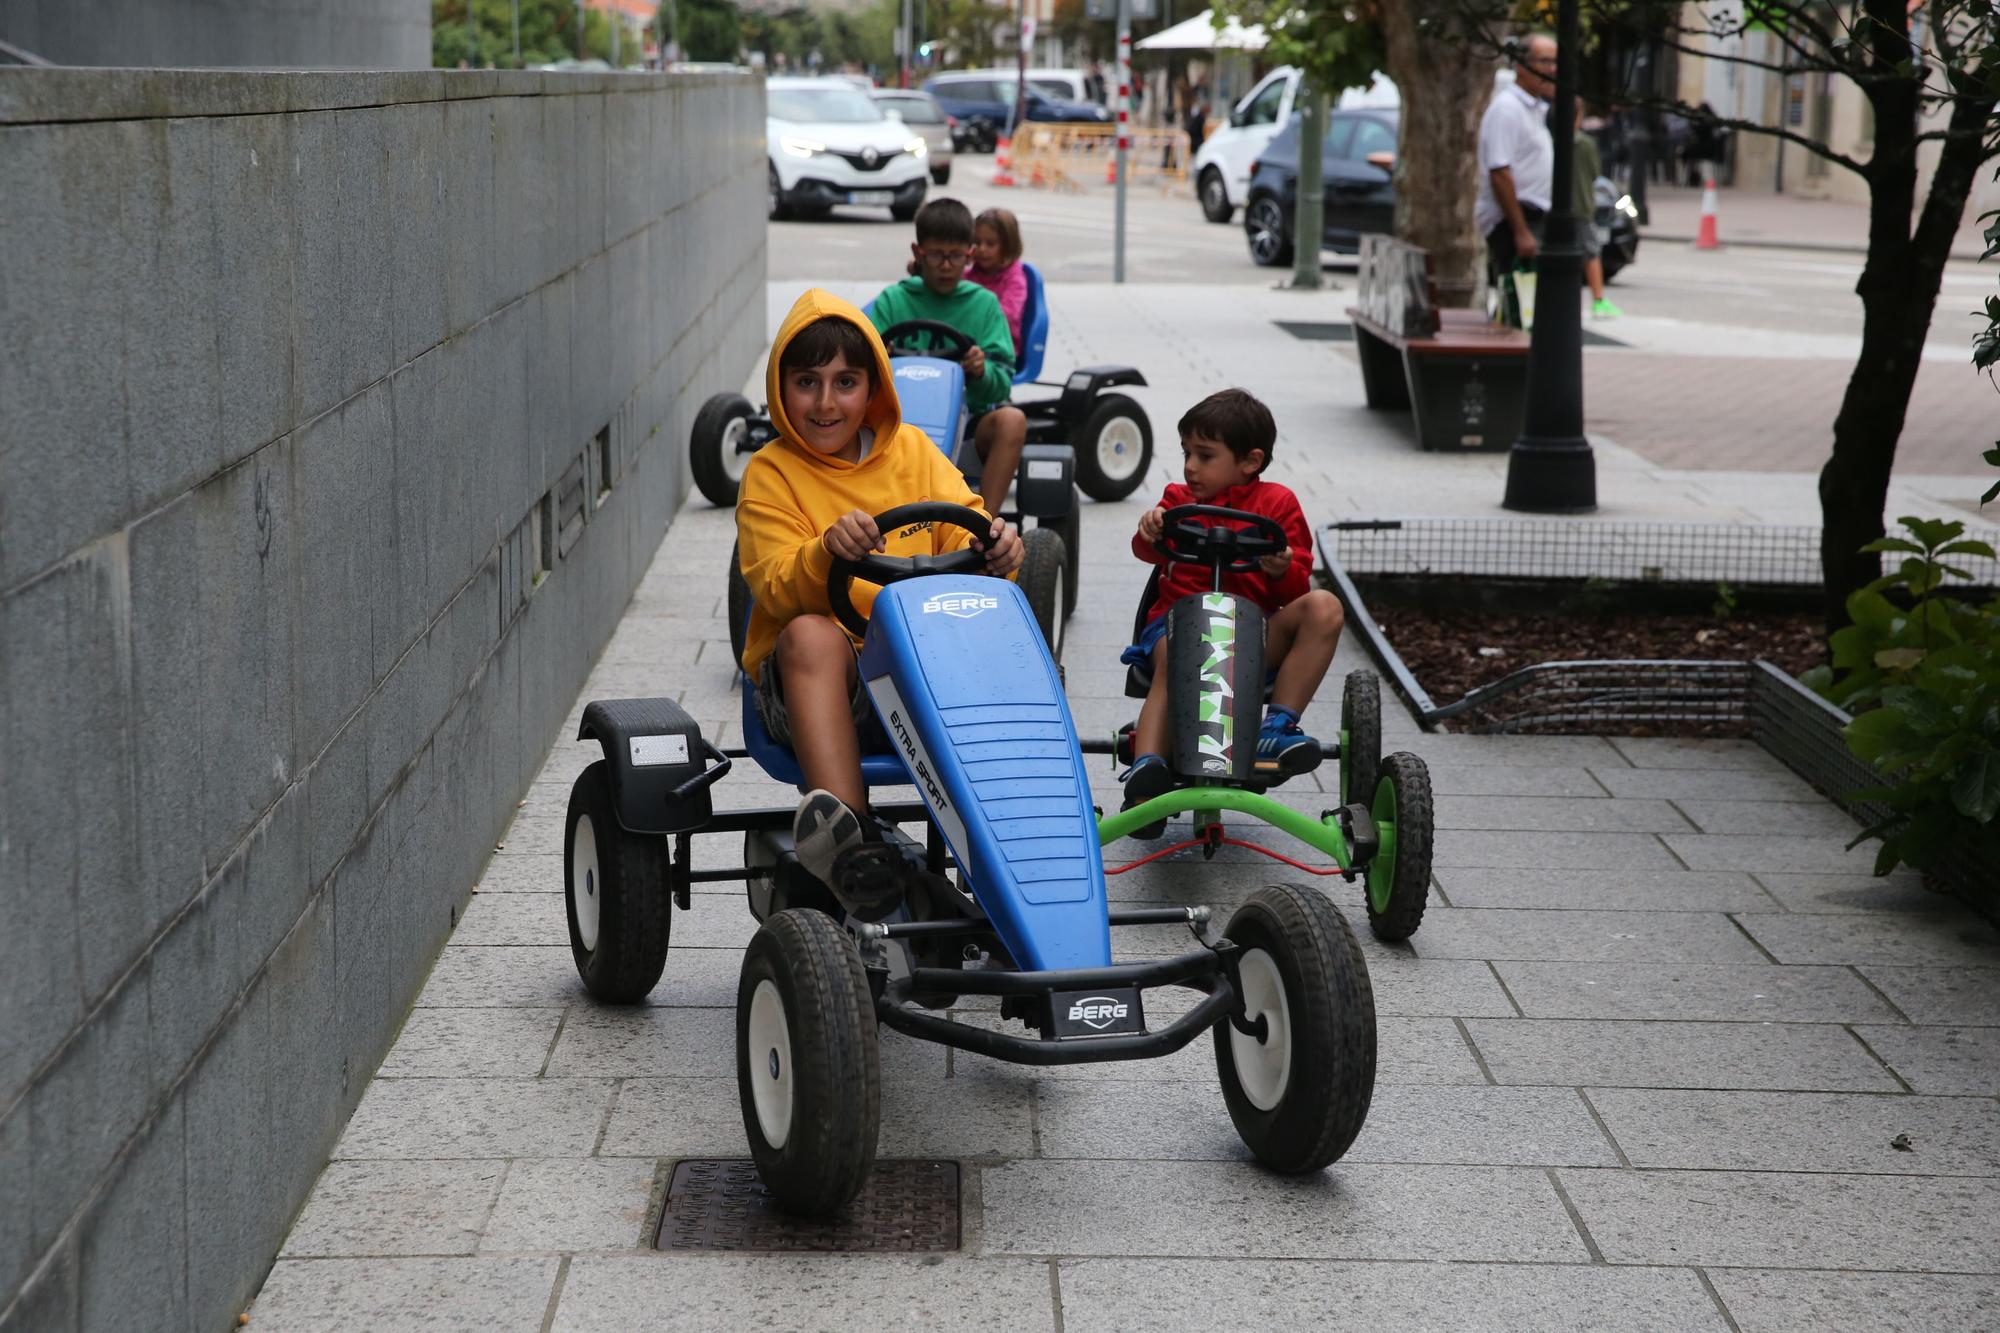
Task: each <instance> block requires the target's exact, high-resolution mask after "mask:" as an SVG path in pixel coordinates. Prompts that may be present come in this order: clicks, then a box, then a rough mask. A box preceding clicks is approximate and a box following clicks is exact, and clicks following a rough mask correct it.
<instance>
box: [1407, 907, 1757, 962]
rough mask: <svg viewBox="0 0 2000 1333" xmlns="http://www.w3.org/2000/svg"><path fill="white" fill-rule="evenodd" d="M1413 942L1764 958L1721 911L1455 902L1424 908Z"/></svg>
mask: <svg viewBox="0 0 2000 1333" xmlns="http://www.w3.org/2000/svg"><path fill="white" fill-rule="evenodd" d="M1411 943H1412V944H1413V945H1414V946H1415V948H1416V950H1417V952H1418V953H1419V954H1420V955H1422V956H1423V957H1425V958H1487V959H1494V960H1500V959H1521V960H1542V959H1550V960H1561V961H1564V962H1577V963H1583V962H1623V961H1630V962H1671V961H1681V960H1686V961H1690V962H1692V961H1694V960H1697V959H1703V960H1716V961H1740V962H1746V963H1749V962H1762V961H1764V955H1763V953H1762V952H1760V951H1759V950H1758V948H1757V946H1756V945H1754V944H1752V943H1751V942H1750V941H1749V940H1747V939H1745V938H1744V937H1743V932H1742V931H1740V930H1738V929H1737V928H1736V927H1735V926H1734V925H1732V924H1730V920H1729V918H1728V917H1727V916H1724V915H1722V914H1721V913H1719V912H1638V911H1634V912H1593V911H1543V910H1538V909H1530V908H1521V909H1515V908H1487V907H1455V908H1452V909H1451V910H1449V911H1432V912H1427V913H1425V915H1424V924H1423V927H1422V929H1420V930H1419V931H1418V932H1417V935H1416V937H1415V938H1414V939H1413V940H1412V941H1411Z"/></svg>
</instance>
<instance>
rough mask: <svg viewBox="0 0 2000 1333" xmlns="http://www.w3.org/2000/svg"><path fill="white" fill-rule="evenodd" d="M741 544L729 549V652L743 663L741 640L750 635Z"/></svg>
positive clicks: (748, 589) (736, 543)
mask: <svg viewBox="0 0 2000 1333" xmlns="http://www.w3.org/2000/svg"><path fill="white" fill-rule="evenodd" d="M742 554H743V552H742V543H741V542H735V543H732V544H731V545H730V547H729V598H728V607H729V610H728V615H729V650H730V652H731V653H733V654H734V655H735V656H734V658H733V660H734V661H736V662H738V663H741V662H742V661H743V640H744V639H745V638H746V637H748V636H749V633H750V623H749V622H750V585H749V584H748V583H747V582H745V581H744V578H743V564H742Z"/></svg>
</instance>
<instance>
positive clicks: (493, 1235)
mask: <svg viewBox="0 0 2000 1333" xmlns="http://www.w3.org/2000/svg"><path fill="white" fill-rule="evenodd" d="M655 1173H656V1168H655V1166H654V1163H652V1162H651V1161H647V1160H643V1159H614V1160H605V1159H603V1158H594V1157H583V1158H571V1157H562V1158H545V1159H542V1160H540V1161H531V1162H516V1163H514V1165H513V1167H512V1168H511V1169H510V1170H509V1171H508V1172H507V1181H506V1184H505V1185H503V1186H502V1187H501V1190H500V1197H499V1199H498V1200H497V1201H496V1202H495V1203H494V1205H493V1216H492V1219H491V1220H490V1221H489V1222H488V1223H487V1224H486V1234H485V1237H484V1238H483V1239H482V1240H481V1241H480V1244H479V1248H480V1250H481V1252H482V1253H496V1252H506V1251H524V1250H532V1251H540V1252H544V1253H547V1252H557V1253H560V1252H563V1251H576V1250H619V1249H625V1250H633V1249H645V1248H647V1247H649V1246H650V1245H651V1244H652V1237H651V1236H649V1235H647V1234H646V1213H647V1210H648V1208H649V1206H650V1205H651V1202H652V1194H653V1177H654V1175H655Z"/></svg>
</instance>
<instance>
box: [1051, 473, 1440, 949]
mask: <svg viewBox="0 0 2000 1333" xmlns="http://www.w3.org/2000/svg"><path fill="white" fill-rule="evenodd" d="M1288 546H1289V541H1288V540H1287V538H1286V536H1285V530H1284V529H1283V528H1282V527H1280V526H1279V525H1278V523H1277V522H1276V521H1275V520H1273V519H1270V518H1266V517H1265V516H1263V515H1261V514H1252V513H1248V512H1246V511H1244V510H1240V509H1224V508H1221V507H1219V506H1215V505H1179V506H1176V507H1175V508H1173V509H1169V510H1168V511H1167V512H1166V515H1165V518H1164V521H1163V523H1162V525H1161V530H1160V536H1159V539H1158V540H1157V541H1156V542H1155V549H1156V550H1158V551H1159V553H1160V554H1161V555H1162V556H1163V557H1165V559H1166V560H1167V561H1169V562H1170V563H1185V564H1193V565H1200V566H1202V567H1204V568H1206V569H1208V570H1209V571H1210V576H1211V577H1210V583H1209V591H1207V592H1204V593H1191V594H1189V595H1187V596H1185V597H1182V598H1181V599H1180V600H1179V601H1177V602H1175V603H1174V605H1173V606H1172V607H1171V608H1169V609H1168V612H1167V637H1166V642H1167V672H1168V676H1167V716H1168V730H1169V733H1170V736H1171V738H1172V740H1171V746H1170V752H1169V753H1168V754H1167V755H1166V756H1165V758H1166V760H1167V765H1168V767H1169V769H1171V770H1172V772H1173V775H1174V788H1173V790H1170V791H1168V792H1166V793H1165V794H1164V795H1161V796H1157V797H1155V798H1153V799H1152V800H1150V801H1148V802H1146V803H1145V804H1143V805H1139V806H1135V807H1133V808H1132V809H1130V810H1123V811H1120V812H1119V813H1117V814H1115V815H1112V816H1110V817H1109V818H1107V819H1106V820H1105V821H1104V823H1103V825H1102V830H1103V832H1104V834H1105V836H1106V840H1107V841H1108V840H1109V839H1110V838H1112V837H1123V836H1125V835H1127V834H1129V833H1131V832H1132V831H1133V830H1135V829H1140V828H1143V827H1144V826H1145V825H1147V824H1151V823H1154V822H1156V821H1159V820H1162V819H1165V818H1167V817H1169V816H1171V815H1177V814H1183V813H1189V812H1192V814H1193V816H1194V837H1193V838H1192V839H1190V840H1188V841H1187V842H1183V843H1179V844H1176V845H1175V846H1174V847H1170V848H1167V849H1165V851H1162V852H1156V853H1154V855H1155V856H1160V855H1165V854H1166V853H1167V852H1172V851H1178V850H1180V849H1182V848H1185V847H1193V846H1199V847H1200V848H1201V850H1202V855H1203V856H1204V857H1212V856H1213V855H1215V853H1216V851H1217V850H1218V849H1219V848H1221V847H1222V846H1224V845H1234V846H1239V847H1246V848H1249V849H1251V850H1254V851H1257V852H1261V853H1263V854H1265V855H1268V856H1278V859H1280V860H1286V861H1290V858H1288V857H1283V856H1279V855H1278V853H1275V852H1272V851H1270V849H1268V848H1265V847H1263V846H1260V845H1258V844H1255V843H1249V842H1242V841H1239V840H1238V839H1235V838H1231V837H1229V836H1228V833H1227V830H1226V829H1225V827H1224V825H1223V822H1222V816H1223V812H1224V811H1235V812H1237V813H1239V814H1247V815H1251V816H1254V817H1255V818H1258V819H1261V820H1263V821H1264V822H1265V823H1267V824H1270V825H1273V826H1274V827H1276V828H1279V829H1282V830H1283V831H1285V832H1287V833H1289V834H1291V835H1292V836H1293V837H1296V838H1298V839H1299V840H1300V841H1301V842H1304V843H1305V844H1307V845H1308V846H1310V847H1313V848H1316V849H1318V850H1319V851H1321V852H1324V853H1325V854H1326V855H1328V856H1330V857H1332V858H1333V861H1334V865H1335V867H1336V868H1335V869H1334V870H1331V871H1327V870H1320V869H1316V868H1313V867H1302V868H1303V869H1306V870H1307V871H1308V872H1309V873H1312V874H1316V875H1318V874H1339V875H1340V876H1341V877H1342V878H1344V879H1345V880H1347V881H1348V882H1350V883H1351V882H1353V881H1354V880H1356V879H1359V880H1361V881H1362V882H1363V884H1364V888H1365V894H1364V897H1365V901H1366V905H1367V909H1368V925H1369V928H1370V929H1371V930H1372V931H1373V932H1374V933H1375V935H1376V936H1377V937H1378V938H1380V939H1384V940H1390V941H1395V940H1404V939H1408V938H1409V937H1410V936H1411V935H1413V934H1415V933H1416V930H1417V927H1418V925H1419V924H1421V923H1422V921H1423V916H1424V908H1425V906H1426V905H1427V903H1428V902H1429V898H1430V878H1431V839H1432V810H1431V780H1430V771H1429V769H1428V768H1426V767H1425V765H1424V761H1423V760H1422V759H1420V758H1418V757H1417V756H1416V755H1414V754H1409V753H1397V754H1392V755H1389V756H1388V757H1387V758H1384V757H1383V756H1382V696H1381V686H1380V683H1379V682H1378V681H1377V679H1376V676H1375V673H1374V672H1372V671H1365V670H1364V671H1353V672H1349V673H1348V676H1347V680H1346V682H1345V685H1344V688H1343V690H1342V692H1341V701H1340V733H1339V735H1338V737H1337V738H1336V739H1335V740H1334V742H1333V743H1332V744H1330V745H1323V746H1322V747H1321V751H1322V758H1323V759H1334V760H1336V761H1337V762H1338V764H1339V774H1340V781H1339V784H1338V791H1339V793H1340V804H1339V806H1338V807H1337V808H1334V809H1329V810H1323V811H1321V812H1320V817H1319V818H1318V819H1313V818H1311V817H1310V816H1307V815H1305V814H1302V813H1301V812H1299V811H1297V810H1294V809H1292V808H1291V807H1290V806H1287V805H1284V804H1282V803H1280V802H1278V801H1275V800H1273V799H1272V798H1270V797H1268V796H1266V795H1264V794H1263V793H1264V791H1265V790H1266V789H1267V788H1269V787H1271V786H1275V785H1277V784H1278V783H1279V782H1281V781H1282V780H1283V779H1282V778H1281V777H1279V776H1278V775H1277V774H1276V772H1275V766H1274V765H1272V764H1269V763H1260V761H1259V760H1258V759H1257V758H1256V754H1255V746H1256V737H1257V733H1258V730H1259V727H1260V725H1261V723H1262V718H1263V714H1264V702H1265V698H1266V694H1267V684H1266V681H1267V677H1266V673H1265V669H1264V614H1263V611H1262V609H1261V608H1259V607H1258V606H1257V604H1256V603H1254V602H1252V601H1250V600H1249V599H1248V598H1244V597H1238V596H1236V595H1234V594H1231V593H1225V592H1224V591H1223V590H1222V579H1223V575H1225V574H1241V573H1248V572H1249V571H1251V570H1254V569H1255V568H1256V567H1257V562H1258V560H1259V559H1260V558H1262V557H1264V556H1266V555H1272V554H1275V553H1277V552H1280V551H1283V550H1286V549H1287V548H1288ZM1163 568H1164V566H1155V567H1154V569H1153V573H1152V576H1151V578H1149V579H1148V580H1147V583H1146V590H1145V592H1144V593H1143V594H1141V596H1140V598H1139V607H1138V611H1137V613H1136V614H1135V616H1134V617H1133V625H1132V638H1133V642H1135V643H1136V642H1137V641H1138V638H1139V632H1140V631H1141V630H1143V629H1144V628H1145V625H1146V612H1147V611H1148V610H1150V609H1151V607H1152V605H1153V603H1154V602H1155V601H1156V600H1157V599H1158V598H1159V592H1160V575H1161V571H1162V569H1163ZM1152 679H1153V667H1152V665H1151V664H1150V663H1148V664H1146V665H1143V666H1133V667H1131V668H1130V669H1129V670H1128V671H1127V673H1126V680H1125V693H1126V694H1127V695H1128V696H1130V697H1132V698H1135V699H1143V698H1145V697H1146V694H1147V692H1148V690H1149V689H1150V687H1151V685H1152ZM1133 731H1134V724H1132V723H1127V724H1126V725H1125V726H1123V727H1122V728H1120V729H1119V731H1118V734H1117V736H1116V737H1115V738H1114V739H1113V740H1112V741H1109V742H1100V743H1096V744H1087V745H1085V746H1084V749H1085V750H1086V751H1088V752H1097V753H1104V752H1108V753H1110V754H1111V755H1113V756H1114V760H1115V762H1116V763H1119V764H1129V763H1131V762H1132V758H1133V755H1132V735H1133ZM1148 859H1150V858H1148ZM1291 864H1293V865H1297V864H1298V863H1296V862H1291Z"/></svg>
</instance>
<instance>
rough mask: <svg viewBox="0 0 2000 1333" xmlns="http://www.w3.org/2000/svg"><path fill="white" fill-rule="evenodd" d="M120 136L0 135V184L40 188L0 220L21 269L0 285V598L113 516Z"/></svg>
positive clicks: (120, 452)
mask: <svg viewBox="0 0 2000 1333" xmlns="http://www.w3.org/2000/svg"><path fill="white" fill-rule="evenodd" d="M131 133H133V131H132V130H131V129H130V128H129V127H120V126H106V125H94V124H81V125H31V126H20V127H14V128H9V129H8V130H7V132H6V133H5V134H4V135H0V179H5V180H9V181H37V182H42V183H43V187H42V188H36V189H30V190H24V191H10V192H9V193H10V198H9V200H8V207H7V208H6V209H5V210H0V254H8V255H16V256H19V255H33V256H34V257H35V262H34V263H32V264H14V265H12V266H11V267H10V270H9V272H8V275H7V284H6V286H5V287H0V402H4V403H6V404H7V410H6V412H5V413H4V414H0V588H11V587H13V586H15V585H16V584H18V583H20V582H21V581H22V580H23V579H25V578H27V577H28V576H29V575H30V574H32V573H34V572H35V571H37V570H41V569H44V568H47V567H48V566H49V565H52V564H54V563H55V562H56V561H57V560H60V559H61V558H62V557H63V556H65V555H67V554H68V553H69V552H70V551H72V550H74V549H76V548H77V547H78V546H80V545H82V544H83V543H84V542H86V541H88V540H90V539H91V538H93V537H96V536H97V535H98V534H100V533H103V532H107V531H109V530H111V529H112V528H114V527H116V526H117V525H118V522H119V520H120V519H121V518H123V517H124V515H125V513H126V506H127V500H128V497H129V492H130V487H131V480H130V468H129V466H128V463H127V459H126V437H125V408H124V401H123V398H122V396H121V395H119V394H117V393H107V392H106V391H105V386H107V385H116V384H118V383H119V382H120V380H121V376H122V374H123V370H124V367H123V365H122V352H123V343H122V341H121V340H120V338H119V337H118V336H116V335H115V334H114V333H112V332H111V331H113V330H116V329H118V328H120V327H121V326H122V321H123V319H124V308H125V306H124V300H125V297H124V292H125V286H126V275H128V274H129V272H130V271H131V268H132V256H131V248H132V241H131V238H129V237H128V236H127V235H126V233H125V232H124V230H123V228H122V227H121V226H120V225H119V199H120V197H121V195H122V193H123V190H124V184H123V182H124V180H125V177H126V174H127V172H128V171H129V170H130V169H131V166H132V164H131V162H130V161H129V160H128V158H127V156H126V151H125V147H124V140H125V139H126V138H127V137H128V136H129V135H130V134H131ZM53 311H60V312H62V317H61V318H51V317H50V313H51V312H53ZM51 459H60V460H62V466H61V467H60V469H57V468H52V467H51V466H50V460H51Z"/></svg>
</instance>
